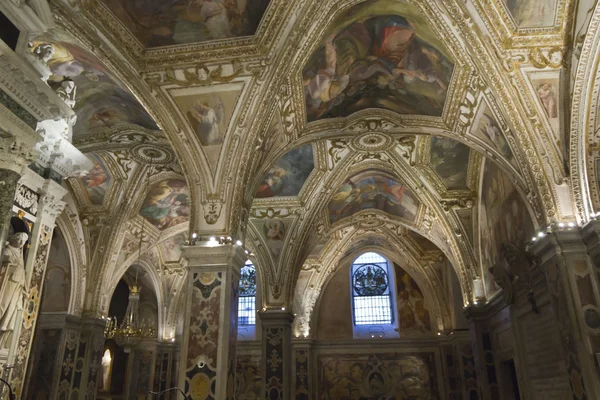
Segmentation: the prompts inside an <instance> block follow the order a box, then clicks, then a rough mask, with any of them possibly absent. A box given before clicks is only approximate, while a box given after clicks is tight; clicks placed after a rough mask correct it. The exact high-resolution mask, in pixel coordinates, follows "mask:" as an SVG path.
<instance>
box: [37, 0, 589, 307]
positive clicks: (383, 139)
mask: <svg viewBox="0 0 600 400" xmlns="http://www.w3.org/2000/svg"><path fill="white" fill-rule="evenodd" d="M593 5H594V2H593V1H580V2H575V1H572V0H523V1H511V0H508V1H507V0H489V1H483V0H470V1H467V2H464V1H459V0H444V1H441V0H429V1H423V0H419V1H417V0H414V1H411V0H402V1H396V0H394V1H392V0H375V1H366V2H361V1H357V0H297V1H296V0H295V1H288V0H271V1H268V0H198V1H193V0H171V1H162V0H122V1H117V0H100V1H93V0H77V1H70V2H60V1H52V2H50V6H51V9H52V12H53V13H54V15H55V17H56V26H55V28H53V29H52V30H50V31H49V32H46V33H44V34H37V35H35V36H34V37H32V38H31V40H32V41H33V42H48V43H52V44H53V45H54V47H55V49H56V52H55V54H54V56H53V58H52V60H50V62H49V66H50V68H51V70H52V72H53V74H54V76H53V78H52V79H55V80H60V79H62V78H64V77H70V78H72V79H73V80H74V81H75V82H76V84H77V90H78V92H77V105H76V108H75V111H76V113H77V123H76V125H75V129H74V143H75V144H76V145H77V146H78V147H79V148H80V149H81V150H82V151H83V152H84V153H86V154H87V155H88V157H89V158H90V159H91V160H92V161H93V163H94V164H95V167H94V169H93V170H92V171H91V172H90V174H89V175H88V176H86V177H83V178H81V179H71V182H70V185H71V188H72V190H73V193H74V196H75V197H76V199H77V207H78V210H79V213H80V215H81V216H82V217H83V218H87V220H89V221H90V222H89V224H88V226H87V228H86V232H87V235H88V240H89V244H88V246H89V247H90V249H89V252H90V254H93V256H90V257H91V259H90V260H89V265H88V268H89V270H90V273H91V274H92V275H94V276H96V277H97V278H98V282H100V283H99V284H98V287H97V288H96V289H95V292H96V296H97V297H98V298H100V297H101V296H102V293H103V291H105V290H106V288H107V287H109V286H110V285H111V284H113V283H114V281H115V279H117V280H118V277H119V276H121V275H122V274H123V273H124V271H125V270H126V269H127V268H128V267H129V265H131V263H132V262H133V261H134V260H135V258H136V257H135V253H136V251H137V249H138V246H139V243H140V237H141V239H142V240H141V243H142V246H143V252H144V254H145V255H144V257H147V258H149V259H154V260H157V263H158V265H160V268H159V270H160V271H161V272H160V273H161V274H170V275H169V276H175V275H177V274H179V271H180V270H181V266H182V262H181V260H180V257H181V252H180V249H179V247H178V244H179V243H181V242H183V241H185V240H186V239H187V235H188V234H189V233H190V232H198V233H200V234H201V235H205V236H209V235H231V236H234V237H236V238H240V239H243V240H244V242H245V245H246V247H247V248H248V249H250V250H251V251H252V252H253V257H254V258H255V263H256V264H257V265H258V266H259V275H260V278H261V280H262V283H263V285H264V287H269V288H270V290H268V291H266V293H265V294H264V297H265V300H264V301H265V303H266V304H269V305H277V304H288V303H290V302H291V301H292V298H293V296H294V292H295V291H296V292H297V293H298V290H299V289H298V288H297V287H296V282H297V278H298V276H299V275H301V274H303V273H305V272H306V271H312V272H311V273H314V274H317V275H319V274H321V275H319V277H316V275H315V276H314V277H312V278H310V279H314V280H315V282H317V281H318V282H321V283H319V284H318V285H321V284H322V283H323V282H325V280H326V277H327V276H328V274H329V273H330V272H331V270H332V269H334V268H335V264H336V263H337V262H339V261H340V260H342V259H344V257H346V256H348V255H351V254H353V253H354V252H355V250H356V249H359V248H360V247H370V248H377V247H380V248H382V249H389V251H396V252H397V253H400V254H405V258H406V259H407V260H408V261H407V263H408V264H411V263H412V264H414V268H415V271H420V272H418V273H421V274H423V276H425V277H427V280H428V282H429V283H428V284H429V285H431V287H434V286H435V285H436V283H435V282H436V281H435V279H436V278H435V272H434V270H435V268H434V267H433V266H432V265H434V264H436V263H437V264H439V259H440V257H441V258H443V259H444V260H447V261H448V263H449V264H451V265H452V267H453V268H454V270H455V271H456V274H457V276H458V278H459V282H460V284H461V288H462V290H463V299H464V300H465V301H466V302H468V301H470V300H471V299H472V298H473V295H474V292H476V291H478V290H484V289H479V288H478V287H476V285H477V282H481V281H482V280H485V279H486V278H485V276H486V274H487V272H486V271H485V270H484V269H483V267H482V265H484V264H485V265H487V264H488V263H490V262H491V263H493V262H495V261H496V260H497V258H498V255H497V254H496V253H497V250H495V247H497V246H494V245H495V244H499V243H498V241H499V240H500V239H506V237H508V238H509V239H513V240H517V241H520V242H522V243H523V244H524V243H525V242H526V241H527V240H529V239H530V238H531V235H532V234H533V232H534V229H535V228H536V227H540V226H545V225H546V224H549V223H553V222H555V221H557V220H561V221H579V222H580V221H581V219H582V218H585V216H586V215H588V214H586V213H589V210H590V208H591V206H590V205H586V204H584V203H585V202H579V203H577V201H572V196H574V197H575V198H576V197H577V194H572V193H571V190H572V187H571V186H570V182H571V179H570V177H569V171H570V168H571V165H572V164H573V163H575V164H576V166H578V165H579V164H577V163H578V162H577V161H574V160H573V156H572V154H571V153H572V152H573V150H572V148H571V147H569V146H570V145H572V144H573V140H572V139H571V137H570V133H569V129H568V127H569V115H568V113H567V111H566V110H567V109H568V108H569V102H570V98H571V95H570V90H571V88H572V87H574V86H576V85H577V82H579V80H580V79H579V80H578V78H577V76H576V74H575V72H574V71H575V70H576V68H577V67H578V64H577V63H578V62H579V59H580V58H581V59H582V60H587V59H588V58H589V57H591V56H589V55H587V54H586V51H588V52H589V51H590V50H589V49H588V50H585V49H583V42H584V40H585V32H586V31H587V29H588V25H590V21H592V25H593V24H594V21H593V18H592V17H591V16H592V11H593ZM576 6H577V7H576ZM592 25H590V26H592ZM67 32H69V33H67ZM571 45H572V46H573V47H569V46H571ZM572 48H573V49H574V50H575V51H570V49H572ZM586 62H587V61H586ZM590 62H591V61H590ZM591 164H594V165H591ZM588 168H590V174H591V175H592V176H595V175H594V173H595V172H594V171H595V161H592V162H591V163H590V165H588V166H586V167H585V169H586V171H587V170H588ZM584 175H585V174H584ZM584 179H585V178H584ZM577 185H580V183H574V184H573V187H575V186H577ZM580 186H581V185H580ZM590 190H591V191H592V192H593V193H598V189H597V188H596V187H595V186H594V187H593V188H592V189H590ZM596 197H597V195H596ZM499 203H502V204H508V206H506V207H508V208H503V209H497V208H495V207H494V204H499ZM482 210H483V211H482ZM506 213H508V214H510V215H512V217H511V218H513V220H512V222H506V221H504V222H502V224H504V225H502V226H501V227H500V228H499V225H497V224H498V221H499V220H498V215H500V214H503V215H504V214H506ZM494 231H495V232H499V233H494V234H491V233H490V232H494ZM502 235H504V236H502ZM490 246H491V247H490ZM488 247H489V248H494V249H493V250H488ZM100 248H101V249H102V251H99V249H100ZM394 249H395V250H394ZM484 249H485V250H484ZM423 260H429V261H427V262H426V261H423ZM436 260H437V261H436ZM301 271H303V272H301ZM177 276H179V275H177ZM307 279H308V278H307ZM318 285H317V286H318ZM482 285H483V286H485V290H486V292H490V291H491V292H493V291H494V290H496V289H497V288H496V289H495V288H494V286H493V284H491V286H490V284H485V283H484V284H482ZM486 285H487V286H486ZM313 289H314V288H313ZM307 290H308V289H307ZM314 290H316V293H318V287H317V289H314ZM491 294H492V293H488V295H491ZM300 295H302V294H300ZM99 304H102V305H101V306H100V307H107V305H106V302H102V301H99Z"/></svg>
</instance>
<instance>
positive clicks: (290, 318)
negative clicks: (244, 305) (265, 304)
mask: <svg viewBox="0 0 600 400" xmlns="http://www.w3.org/2000/svg"><path fill="white" fill-rule="evenodd" d="M258 317H259V318H260V322H261V324H262V325H263V327H268V326H275V325H277V326H281V325H289V326H290V327H291V326H292V323H293V322H294V314H292V313H291V312H290V311H287V310H277V309H267V310H265V311H259V312H258Z"/></svg>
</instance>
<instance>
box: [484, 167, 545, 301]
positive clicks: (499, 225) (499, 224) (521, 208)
mask: <svg viewBox="0 0 600 400" xmlns="http://www.w3.org/2000/svg"><path fill="white" fill-rule="evenodd" d="M482 181H483V182H486V183H487V184H486V185H482V189H481V191H482V193H481V205H480V208H479V225H480V232H481V234H480V241H481V243H480V246H481V262H482V263H483V265H484V266H488V267H490V266H493V265H495V264H497V263H498V262H499V261H500V254H499V249H500V247H501V246H502V245H503V244H505V243H512V244H514V245H517V246H518V247H520V248H522V249H524V248H525V244H526V242H527V241H529V240H530V238H531V237H532V236H533V234H534V226H533V222H532V220H531V216H530V215H529V212H528V211H527V207H526V206H525V203H524V202H523V199H522V197H521V195H520V194H519V192H517V190H516V189H515V187H514V185H513V184H512V183H511V181H510V179H509V178H508V176H507V175H506V174H505V173H504V172H502V171H501V170H500V169H499V168H498V167H497V166H496V165H495V164H494V163H493V162H490V161H486V162H485V166H484V173H483V177H482ZM484 273H485V274H486V275H487V274H489V272H488V271H484ZM486 284H487V285H488V286H487V288H486V290H487V292H488V293H493V292H495V291H496V287H495V284H494V279H491V278H489V276H488V279H486Z"/></svg>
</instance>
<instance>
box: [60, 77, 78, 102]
mask: <svg viewBox="0 0 600 400" xmlns="http://www.w3.org/2000/svg"><path fill="white" fill-rule="evenodd" d="M76 92H77V87H76V86H75V82H73V81H72V80H71V79H65V80H64V81H62V82H61V84H60V86H59V87H58V89H56V94H57V95H58V97H60V98H61V99H62V100H63V101H64V102H65V103H66V104H67V105H68V106H69V107H71V108H73V107H75V93H76Z"/></svg>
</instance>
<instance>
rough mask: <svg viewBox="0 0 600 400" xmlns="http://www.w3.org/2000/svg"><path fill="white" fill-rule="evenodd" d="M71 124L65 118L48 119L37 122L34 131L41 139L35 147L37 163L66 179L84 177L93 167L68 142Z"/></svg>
mask: <svg viewBox="0 0 600 400" xmlns="http://www.w3.org/2000/svg"><path fill="white" fill-rule="evenodd" d="M73 123H74V122H73V121H72V120H71V121H68V120H67V119H65V118H59V119H55V120H52V119H48V120H44V121H41V122H38V124H37V129H36V132H37V133H38V134H39V135H40V137H41V139H42V141H40V142H38V143H37V145H36V147H35V149H36V150H37V151H38V152H39V157H38V158H37V163H38V164H40V166H41V167H43V168H50V169H53V170H55V171H56V172H58V173H59V174H60V175H61V176H63V177H67V178H69V177H77V176H81V175H84V174H85V173H87V171H89V170H90V169H92V168H93V166H94V165H93V163H92V162H91V161H90V160H89V159H88V158H87V157H86V156H85V155H83V153H82V152H81V151H79V149H77V148H76V147H75V146H74V145H73V144H72V143H71V142H70V141H69V136H70V135H69V129H70V126H71V125H72V124H73Z"/></svg>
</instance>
